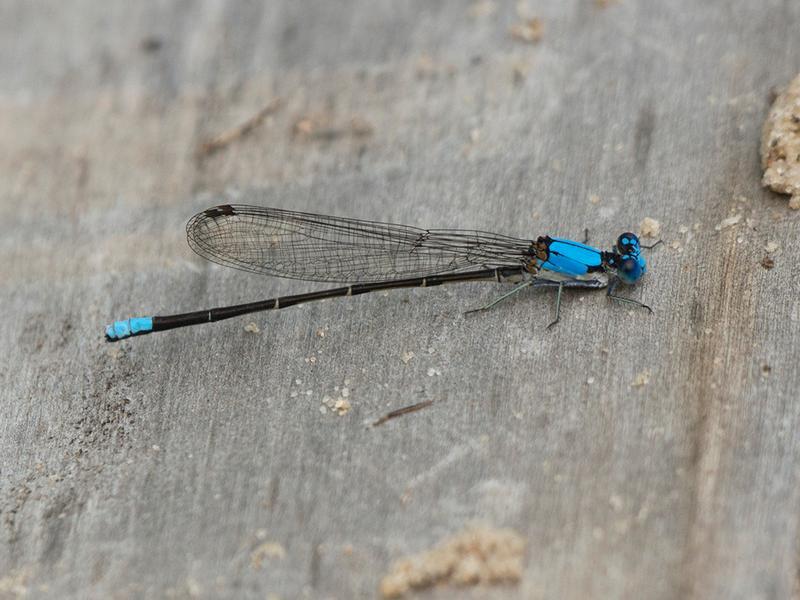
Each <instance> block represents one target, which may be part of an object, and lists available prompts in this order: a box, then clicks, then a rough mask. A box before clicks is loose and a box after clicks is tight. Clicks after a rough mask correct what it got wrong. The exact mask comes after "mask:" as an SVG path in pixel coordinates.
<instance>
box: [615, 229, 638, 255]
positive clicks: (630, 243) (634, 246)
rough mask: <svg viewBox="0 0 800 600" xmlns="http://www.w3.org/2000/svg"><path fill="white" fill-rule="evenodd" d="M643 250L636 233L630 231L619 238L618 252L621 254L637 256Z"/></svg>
mask: <svg viewBox="0 0 800 600" xmlns="http://www.w3.org/2000/svg"><path fill="white" fill-rule="evenodd" d="M641 251H642V247H641V246H640V245H639V238H638V237H636V234H633V233H631V232H629V231H628V232H626V233H623V234H622V235H621V236H619V237H618V238H617V252H619V253H620V254H623V255H624V254H630V255H633V256H636V255H638V254H639V253H640V252H641Z"/></svg>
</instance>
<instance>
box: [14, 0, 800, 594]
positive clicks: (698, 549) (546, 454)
mask: <svg viewBox="0 0 800 600" xmlns="http://www.w3.org/2000/svg"><path fill="white" fill-rule="evenodd" d="M492 6H493V7H494V9H492V8H491V7H489V8H488V9H487V8H486V7H482V8H480V10H476V9H474V8H473V7H471V4H470V3H469V2H461V1H458V2H457V1H455V0H448V1H442V2H435V3H433V2H427V1H425V0H414V1H409V2H390V1H388V0H386V1H381V2H377V1H375V0H347V1H345V2H336V3H334V2H323V1H321V0H310V1H308V2H293V1H291V0H281V1H274V2H270V3H257V2H225V1H223V0H201V1H198V2H192V3H156V2H137V3H129V2H122V1H121V0H115V1H111V2H103V3H95V2H90V1H89V0H79V1H76V2H70V3H30V2H26V1H24V0H8V1H7V2H5V3H4V4H3V7H2V8H0V207H2V214H3V217H4V221H5V229H4V232H3V235H2V236H0V305H2V307H3V309H4V312H5V317H4V318H3V319H0V351H1V353H2V356H3V357H4V360H2V361H0V406H1V407H2V414H3V417H2V419H0V469H2V477H0V513H1V514H0V517H2V518H0V540H2V543H0V597H11V598H13V597H16V596H17V595H21V594H22V593H23V592H26V593H27V594H28V597H53V598H65V597H73V598H84V597H104V598H105V597H111V598H128V597H147V598H151V597H152V598H162V597H178V598H182V597H201V598H212V597H254V598H264V597H269V594H274V595H275V596H276V597H279V598H302V597H308V598H361V597H367V598H369V597H375V596H376V595H377V594H378V584H379V581H380V579H381V577H382V575H384V574H385V573H387V572H388V569H389V566H390V564H391V563H392V562H393V561H395V560H397V559H399V558H401V557H403V556H406V555H413V554H417V553H419V552H422V551H424V550H426V549H428V548H431V547H433V546H435V544H436V543H437V542H438V541H439V540H441V539H445V538H447V537H448V536H450V535H452V534H453V533H455V532H458V531H461V530H463V529H464V528H465V527H466V526H468V525H469V523H472V522H482V523H486V524H488V525H489V526H492V527H499V528H511V529H513V530H515V531H516V532H518V533H519V534H520V535H521V536H522V537H523V538H524V539H525V541H526V545H527V556H526V559H525V567H524V573H523V577H522V580H521V581H520V583H519V584H518V585H514V586H508V587H502V586H501V587H491V588H485V589H476V590H471V591H470V590H467V591H465V592H464V593H465V594H466V595H465V597H469V596H470V595H471V596H472V597H475V598H486V597H491V598H587V597H596V598H643V597H646V598H703V599H705V598H726V599H727V598H788V597H797V596H798V595H800V585H799V584H798V569H799V568H800V564H799V562H798V553H799V552H800V544H799V543H798V539H799V537H798V521H799V519H798V516H799V514H800V513H799V511H798V506H800V481H799V480H798V475H799V473H800V472H799V471H798V468H797V465H798V458H800V456H799V455H800V447H799V446H798V443H797V439H798V438H797V434H796V431H797V430H798V425H800V404H799V403H798V401H797V400H798V388H799V387H800V370H799V367H798V364H799V363H800V361H798V350H797V348H798V345H797V344H798V336H799V335H800V294H798V283H797V281H798V274H799V272H798V268H797V265H798V264H800V236H798V235H797V232H798V227H799V226H800V224H799V223H798V218H800V216H798V213H796V212H793V211H790V210H789V209H788V208H787V206H786V200H785V199H784V198H782V197H779V196H777V195H774V194H772V193H770V192H767V191H765V190H763V189H762V188H761V187H760V176H761V173H760V168H759V157H758V142H759V135H760V130H761V125H762V122H763V119H764V117H765V115H766V112H767V108H768V105H769V90H770V88H772V87H773V86H776V85H777V86H781V85H785V84H786V83H788V81H790V80H791V79H792V78H793V77H794V76H795V75H796V73H797V72H798V71H800V37H798V36H797V30H798V27H800V5H798V4H797V3H795V2H789V1H781V0H766V1H765V2H758V3H755V2H749V1H746V0H730V1H727V2H725V1H722V0H718V1H709V2H702V3H700V2H694V1H690V0H677V1H675V2H669V3H663V2H637V1H635V0H622V1H621V2H616V3H597V2H594V1H593V0H564V1H561V2H545V1H544V0H529V2H528V9H527V10H528V12H529V14H526V15H523V16H520V15H519V14H517V10H516V8H515V3H513V2H499V1H498V2H497V3H496V4H494V5H492ZM533 17H537V18H539V19H541V23H542V31H543V34H542V38H541V40H540V41H539V43H538V44H536V45H531V44H527V43H522V42H520V41H518V40H515V39H514V38H513V37H512V36H511V35H510V34H509V28H510V27H511V26H512V25H513V24H515V23H518V22H519V21H520V20H521V19H523V18H533ZM273 98H281V99H282V101H283V104H282V106H281V110H280V111H277V112H275V113H274V114H272V115H270V116H269V117H267V118H266V119H265V120H264V121H263V122H262V123H261V124H260V125H259V127H258V128H255V129H253V130H252V131H251V132H250V133H249V134H248V135H247V136H245V137H242V138H240V139H237V140H234V141H233V142H232V143H231V144H229V145H228V146H226V147H225V148H223V149H221V150H219V151H218V152H216V153H214V154H213V155H210V156H206V157H204V158H203V159H202V160H200V159H198V158H197V157H196V156H195V149H196V148H197V147H198V145H199V144H201V143H202V142H203V141H206V140H208V139H209V138H212V137H213V136H215V135H217V134H218V133H219V132H223V131H227V130H230V129H231V128H233V127H236V126H237V125H239V124H241V123H244V122H247V120H248V119H249V118H251V117H253V115H255V114H257V113H258V111H259V110H260V109H262V108H263V107H264V106H265V105H266V104H267V103H268V102H270V100H271V99H273ZM303 119H307V120H309V122H312V123H323V124H325V125H324V126H325V128H326V131H331V132H334V134H332V135H324V136H299V135H295V133H294V131H293V127H294V126H295V125H296V124H297V123H298V122H299V121H302V120H303ZM354 120H355V121H354ZM354 122H358V123H362V124H368V127H364V128H363V131H366V132H368V133H367V134H364V135H361V134H358V135H355V134H352V133H348V132H352V127H351V124H352V123H354ZM231 198H233V199H242V198H246V199H248V200H249V201H257V202H258V203H262V204H264V205H271V206H278V207H284V208H291V209H297V210H308V211H317V212H324V213H331V214H337V215H344V216H357V217H363V218H370V219H375V220H390V221H395V222H401V223H409V224H412V225H418V226H423V227H464V228H481V229H486V230H490V231H498V232H503V233H508V234H510V235H515V236H530V237H533V238H535V237H536V236H538V235H542V234H560V235H563V236H569V237H580V236H581V234H582V232H583V229H584V227H589V228H590V234H591V239H592V242H593V243H595V244H598V245H604V246H605V245H609V244H611V243H612V242H613V240H614V239H616V236H617V235H618V234H619V233H620V232H622V231H626V230H635V229H636V228H637V227H638V225H639V223H640V222H641V221H642V219H644V218H645V217H651V218H654V219H657V220H658V221H659V222H660V223H661V235H662V237H663V238H664V241H665V244H662V245H661V246H659V247H658V248H657V249H655V250H653V251H652V252H651V253H650V254H649V255H648V260H649V265H650V270H649V273H648V276H647V278H646V281H644V282H643V283H642V285H640V286H639V287H638V288H637V289H635V290H630V292H629V293H630V294H631V295H632V297H636V298H640V299H642V300H643V301H644V302H647V304H649V305H651V306H653V308H654V310H655V314H653V315H652V316H651V315H648V314H646V313H644V312H643V311H641V312H639V311H631V310H628V308H626V307H624V306H618V305H613V304H612V303H610V302H608V301H607V300H606V299H605V298H604V297H603V296H602V294H600V295H590V294H584V295H581V294H570V295H568V296H566V297H565V300H564V303H563V306H562V322H561V323H560V324H559V325H558V326H557V327H556V328H554V329H552V330H549V331H548V330H546V329H545V327H546V325H547V324H548V323H549V322H550V320H551V319H552V313H553V310H554V298H553V296H552V294H544V293H536V292H531V293H530V294H523V295H521V297H519V298H517V299H515V300H514V301H513V302H508V303H505V304H504V305H501V306H499V307H497V309H496V310H493V311H491V312H489V313H487V314H482V315H480V316H478V317H477V318H468V319H465V318H463V316H462V313H463V312H464V311H465V310H468V309H469V308H473V307H475V306H476V305H479V304H481V303H484V302H486V301H487V300H489V299H491V298H493V297H495V296H496V295H498V294H499V292H500V290H501V289H505V288H500V287H498V286H496V285H491V284H469V285H463V286H456V287H448V288H445V287H442V288H437V289H429V290H424V289H423V290H408V291H397V292H393V293H391V294H386V295H381V294H372V295H366V296H360V297H355V298H352V299H348V300H347V301H339V302H334V301H331V302H324V303H318V304H315V305H306V306H302V307H298V308H296V309H292V310H287V311H281V313H280V314H266V315H264V316H263V317H262V316H256V317H255V318H253V319H244V320H231V321H226V322H221V323H219V324H214V325H211V326H207V327H196V328H190V329H187V330H185V331H174V332H165V333H162V334H155V335H152V336H146V337H144V338H141V339H134V340H131V341H130V342H127V343H123V344H119V345H114V346H110V345H106V344H104V343H103V341H102V331H103V327H104V325H105V324H106V323H108V322H109V321H110V320H113V319H116V318H124V317H127V316H130V315H135V314H142V313H144V314H148V313H149V314H159V313H169V312H176V311H185V310H194V309H200V308H206V307H209V306H215V305H224V304H231V303H236V302H244V301H248V300H256V299H260V298H263V297H271V296H277V295H280V294H286V293H299V292H302V291H309V290H311V289H315V286H314V285H313V284H304V283H302V282H290V281H284V280H270V279H264V278H257V277H253V276H248V275H246V274H243V273H238V272H235V271H232V270H227V269H223V268H218V267H215V266H213V265H209V264H206V263H204V262H203V261H201V260H200V259H199V258H197V257H195V256H193V255H192V253H191V252H190V250H189V249H188V248H187V246H186V244H185V240H184V232H183V227H184V224H185V221H186V220H187V219H188V218H189V217H190V216H191V215H192V214H194V213H195V212H196V211H197V210H200V209H203V208H205V207H206V206H210V205H213V204H215V203H217V202H218V201H219V200H220V199H225V200H228V199H231ZM590 198H591V199H592V200H594V201H590ZM736 215H741V218H740V220H739V222H738V224H735V225H733V226H730V227H725V228H720V230H716V229H715V227H716V226H717V225H719V224H720V223H722V222H723V221H724V220H725V219H728V218H729V217H732V216H736ZM769 242H775V243H776V244H777V248H778V249H777V250H776V251H774V252H773V253H772V254H771V256H772V258H773V259H774V268H772V269H764V268H762V266H761V265H760V263H761V261H762V259H763V258H764V257H765V256H766V250H765V247H766V245H767V244H768V243H769ZM251 320H252V321H254V322H255V323H256V325H257V328H258V330H259V331H260V333H255V330H254V329H253V328H247V327H246V326H247V324H248V323H249V321H251ZM248 329H249V330H248ZM409 353H413V357H411V358H408V357H409ZM312 359H313V360H312ZM345 388H346V390H347V391H346V392H345V391H344V390H345ZM344 396H346V397H347V400H348V401H349V402H350V404H351V409H350V410H349V411H348V412H346V414H343V415H341V416H340V415H339V414H337V413H335V412H331V411H327V412H326V413H325V414H323V413H322V412H321V411H320V406H324V404H323V399H324V398H326V397H328V398H333V399H336V398H341V397H344ZM426 401H434V404H433V405H432V406H430V407H429V408H427V409H426V410H424V411H419V412H416V413H413V414H409V415H406V416H404V417H403V418H401V419H393V420H391V421H390V422H387V423H385V424H384V425H383V426H381V427H378V428H373V427H369V425H370V424H371V423H373V422H374V421H375V420H376V419H378V418H380V417H381V416H382V415H385V414H387V413H389V412H391V411H392V410H396V409H399V408H402V407H404V406H408V405H411V404H415V403H418V402H426ZM453 593H454V592H453V590H452V589H440V590H434V591H432V592H426V593H425V595H423V594H420V597H428V598H447V597H452V594H453ZM459 594H460V592H459Z"/></svg>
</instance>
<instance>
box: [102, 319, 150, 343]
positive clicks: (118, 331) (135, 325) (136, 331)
mask: <svg viewBox="0 0 800 600" xmlns="http://www.w3.org/2000/svg"><path fill="white" fill-rule="evenodd" d="M151 331H153V319H152V317H134V318H132V319H125V320H124V321H114V323H113V324H112V325H108V326H107V327H106V340H107V341H109V342H116V341H118V340H124V339H125V338H127V337H130V336H132V335H141V334H143V333H150V332H151Z"/></svg>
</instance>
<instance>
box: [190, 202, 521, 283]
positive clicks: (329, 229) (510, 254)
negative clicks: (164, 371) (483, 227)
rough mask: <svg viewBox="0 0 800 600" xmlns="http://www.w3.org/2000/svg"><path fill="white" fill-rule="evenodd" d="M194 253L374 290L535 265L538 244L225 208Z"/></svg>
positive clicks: (208, 222) (196, 222)
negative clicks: (386, 284)
mask: <svg viewBox="0 0 800 600" xmlns="http://www.w3.org/2000/svg"><path fill="white" fill-rule="evenodd" d="M186 235H187V238H188V241H189V245H190V246H191V247H192V249H193V250H194V251H195V252H197V254H199V255H200V256H202V257H204V258H206V259H208V260H210V261H212V262H215V263H218V264H222V265H226V266H229V267H234V268H236V269H242V270H244V271H251V272H253V273H261V274H265V275H273V276H277V277H288V278H291V279H304V280H308V281H327V282H343V283H349V282H364V283H367V282H373V281H383V280H392V279H405V278H409V277H425V276H428V275H434V274H438V273H448V272H455V271H459V270H463V269H468V268H474V267H475V266H477V265H480V266H485V267H496V266H516V265H520V264H525V263H526V262H527V261H528V260H529V254H528V253H529V250H530V247H531V241H530V240H521V239H516V238H512V237H507V236H503V235H498V234H494V233H487V232H482V231H465V230H449V229H419V228H417V227H410V226H408V225H396V224H393V223H377V222H373V221H362V220H359V219H347V218H341V217H331V216H325V215H315V214H310V213H302V212H295V211H288V210H281V209H277V208H263V207H258V206H246V205H230V204H226V205H222V206H216V207H214V208H210V209H208V210H205V211H203V212H202V213H199V214H197V215H195V216H194V217H192V218H191V219H190V221H189V222H188V223H187V225H186Z"/></svg>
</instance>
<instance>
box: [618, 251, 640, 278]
mask: <svg viewBox="0 0 800 600" xmlns="http://www.w3.org/2000/svg"><path fill="white" fill-rule="evenodd" d="M646 270H647V267H646V263H645V261H644V259H643V258H642V257H640V256H630V255H627V256H623V257H622V260H621V261H620V263H619V266H618V267H617V275H619V278H620V279H622V281H624V282H625V283H628V284H633V283H636V282H637V281H639V279H641V278H642V275H644V273H645V271H646Z"/></svg>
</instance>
